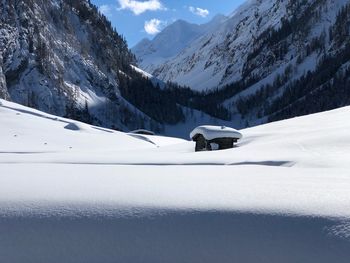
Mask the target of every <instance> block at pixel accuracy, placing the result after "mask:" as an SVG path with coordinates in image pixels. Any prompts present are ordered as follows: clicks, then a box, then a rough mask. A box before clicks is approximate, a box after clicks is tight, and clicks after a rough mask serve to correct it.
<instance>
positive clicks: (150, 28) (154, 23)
mask: <svg viewBox="0 0 350 263" xmlns="http://www.w3.org/2000/svg"><path fill="white" fill-rule="evenodd" d="M164 24H165V22H163V21H161V20H159V19H156V18H153V19H151V20H149V21H146V22H145V31H146V33H147V34H149V35H156V34H158V33H159V32H160V30H161V28H162V27H163V25H164Z"/></svg>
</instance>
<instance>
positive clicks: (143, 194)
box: [0, 100, 350, 262]
mask: <svg viewBox="0 0 350 263" xmlns="http://www.w3.org/2000/svg"><path fill="white" fill-rule="evenodd" d="M349 119H350V108H349V107H346V108H342V109H338V110H334V111H330V112H324V113H320V114H316V115H310V116H306V117H301V118H296V119H291V120H286V121H282V122H276V123H272V124H268V125H264V126H259V127H255V128H251V129H246V130H242V131H241V132H242V134H243V136H244V137H243V139H242V140H241V141H240V142H239V144H238V146H237V147H236V148H234V149H230V150H225V151H218V152H200V153H195V152H194V143H193V142H189V141H185V140H182V139H176V138H166V137H160V136H144V137H143V138H137V137H133V136H130V135H128V134H125V133H120V132H116V131H111V130H107V129H102V128H98V127H93V126H90V125H87V124H83V123H79V122H76V121H72V120H68V119H63V118H59V117H55V116H51V115H48V114H45V113H42V112H39V111H36V110H33V109H30V108H26V107H23V106H20V105H17V104H14V103H10V102H6V101H3V100H1V105H0V138H1V141H0V262H237V261H239V262H348V260H349V258H350V239H349V236H350V234H349V233H350V231H349V229H350V227H349V225H350V223H349V220H348V219H350V132H349V131H350V122H349ZM232 126H234V125H232ZM216 260H219V261H216ZM235 260H236V261H235Z"/></svg>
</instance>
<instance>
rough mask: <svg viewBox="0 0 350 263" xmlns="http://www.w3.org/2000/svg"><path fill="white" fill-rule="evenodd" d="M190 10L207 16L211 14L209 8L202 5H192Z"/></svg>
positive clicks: (198, 14)
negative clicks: (201, 6)
mask: <svg viewBox="0 0 350 263" xmlns="http://www.w3.org/2000/svg"><path fill="white" fill-rule="evenodd" d="M188 10H190V12H191V13H193V14H195V15H197V16H201V17H207V16H208V15H209V10H207V9H203V8H200V7H193V6H190V7H189V8H188Z"/></svg>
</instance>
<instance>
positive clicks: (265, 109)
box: [151, 0, 350, 126]
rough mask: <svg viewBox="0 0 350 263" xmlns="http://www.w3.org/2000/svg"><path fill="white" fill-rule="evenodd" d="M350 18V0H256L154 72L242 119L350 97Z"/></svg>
mask: <svg viewBox="0 0 350 263" xmlns="http://www.w3.org/2000/svg"><path fill="white" fill-rule="evenodd" d="M349 23H350V3H349V1H348V0H310V1H303V0H296V1H295V0H272V1H270V0H249V1H247V2H246V3H245V4H243V5H242V6H241V7H239V8H238V9H237V10H236V11H235V12H233V13H232V14H231V15H230V17H229V18H228V19H227V20H226V21H224V22H223V23H222V24H220V25H219V27H218V28H217V29H215V30H211V31H210V30H209V31H208V32H207V33H206V34H204V35H203V36H199V37H197V38H196V39H195V40H193V41H192V42H191V43H189V44H188V45H187V47H186V48H185V49H184V50H182V51H181V52H180V53H178V54H177V55H176V56H174V57H172V58H170V59H168V60H167V61H166V62H164V63H163V64H162V65H160V66H159V67H158V68H157V69H155V70H154V71H153V72H151V73H152V74H153V75H154V76H155V77H158V78H160V79H161V80H163V81H173V82H176V83H178V84H180V85H186V86H189V87H191V88H192V89H193V90H198V91H203V90H207V89H211V90H210V91H209V92H207V96H206V98H207V100H208V101H209V100H210V101H212V100H215V102H216V103H217V104H218V105H223V106H224V107H225V108H226V109H227V110H228V111H229V112H230V113H231V115H232V117H233V121H234V123H236V125H242V126H247V125H255V124H258V123H264V122H267V121H272V120H279V119H284V118H289V117H293V116H298V115H304V114H309V113H313V112H319V111H324V110H328V109H333V108H336V107H341V106H344V105H349V104H350V91H349V88H348V87H349V82H350V80H349V77H350V74H349V72H350V68H349V61H350V56H349V52H350V46H349V40H350V38H349V35H350V34H349V31H350V29H349V26H348V25H349ZM305 105H308V106H307V107H306V106H305Z"/></svg>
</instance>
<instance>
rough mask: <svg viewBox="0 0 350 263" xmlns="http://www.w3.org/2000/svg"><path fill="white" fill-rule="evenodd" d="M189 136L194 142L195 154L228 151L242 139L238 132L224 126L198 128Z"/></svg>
mask: <svg viewBox="0 0 350 263" xmlns="http://www.w3.org/2000/svg"><path fill="white" fill-rule="evenodd" d="M190 136H191V139H192V140H193V141H195V142H196V152H199V151H213V150H224V149H230V148H233V146H234V144H235V143H236V142H237V141H238V140H239V139H241V138H242V137H243V136H242V134H241V133H240V132H239V131H237V130H235V129H233V128H229V127H225V126H221V127H220V126H199V127H197V128H195V129H194V130H193V131H192V132H191V134H190Z"/></svg>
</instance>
